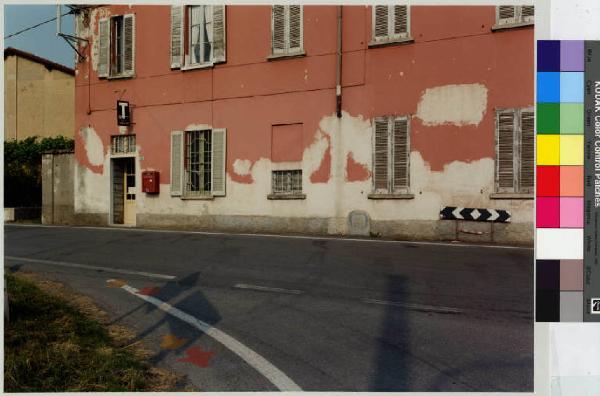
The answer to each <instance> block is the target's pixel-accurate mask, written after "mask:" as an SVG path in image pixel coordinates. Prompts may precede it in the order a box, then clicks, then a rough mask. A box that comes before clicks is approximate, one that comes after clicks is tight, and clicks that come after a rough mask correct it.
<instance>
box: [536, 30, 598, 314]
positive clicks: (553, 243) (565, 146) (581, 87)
mask: <svg viewBox="0 0 600 396" xmlns="http://www.w3.org/2000/svg"><path fill="white" fill-rule="evenodd" d="M587 49H588V44H587V43H586V42H584V41H551V40H540V41H538V42H537V91H536V92H537V106H536V123H537V127H536V133H537V134H536V142H537V155H536V158H537V169H536V170H537V178H536V258H537V261H536V320H537V321H538V322H558V321H561V322H581V321H584V317H585V320H590V319H589V317H590V315H589V314H588V313H589V312H590V299H589V298H588V297H587V294H586V296H585V297H584V294H585V291H584V290H585V289H586V287H585V286H584V283H586V282H587V281H588V280H590V279H591V278H590V277H589V275H590V274H588V269H589V268H588V267H586V266H585V264H586V263H585V262H584V229H585V227H584V207H585V205H586V197H585V196H586V194H585V191H584V177H585V164H586V161H585V159H584V157H585V154H588V151H589V150H584V147H585V144H584V142H585V137H586V134H585V133H584V129H585V128H584V125H587V124H586V122H585V121H584V114H585V111H584V97H586V95H585V94H586V90H585V87H586V86H587V85H588V81H587V80H588V78H589V76H590V73H589V68H588V67H587V66H589V65H587V63H586V60H587V58H586V51H587ZM598 55H600V54H598ZM586 103H587V102H586ZM587 162H589V161H587ZM599 172H600V170H599ZM586 215H587V212H586ZM586 220H588V219H587V218H586ZM584 267H585V268H584ZM594 272H595V273H596V274H598V275H600V272H599V271H594ZM584 274H585V277H584ZM584 278H585V280H584ZM589 292H590V293H592V294H593V292H592V290H591V289H590V290H589ZM599 295H600V294H599ZM591 317H592V318H594V317H598V319H600V315H592V316H591Z"/></svg>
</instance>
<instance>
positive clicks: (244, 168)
mask: <svg viewBox="0 0 600 396" xmlns="http://www.w3.org/2000/svg"><path fill="white" fill-rule="evenodd" d="M251 168H252V162H251V161H250V160H247V159H246V160H241V159H236V160H235V161H234V162H233V171H234V172H235V173H236V174H238V175H240V176H246V175H249V174H250V169H251Z"/></svg>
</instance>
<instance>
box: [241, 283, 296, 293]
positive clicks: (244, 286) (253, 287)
mask: <svg viewBox="0 0 600 396" xmlns="http://www.w3.org/2000/svg"><path fill="white" fill-rule="evenodd" d="M233 287H234V288H235V289H247V290H257V291H263V292H273V293H285V294H302V293H304V291H303V290H295V289H282V288H279V287H268V286H256V285H247V284H245V283H238V284H236V285H234V286H233Z"/></svg>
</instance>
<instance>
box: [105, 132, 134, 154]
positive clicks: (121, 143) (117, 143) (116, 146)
mask: <svg viewBox="0 0 600 396" xmlns="http://www.w3.org/2000/svg"><path fill="white" fill-rule="evenodd" d="M110 150H111V153H112V154H130V153H135V135H118V136H112V137H111V145H110Z"/></svg>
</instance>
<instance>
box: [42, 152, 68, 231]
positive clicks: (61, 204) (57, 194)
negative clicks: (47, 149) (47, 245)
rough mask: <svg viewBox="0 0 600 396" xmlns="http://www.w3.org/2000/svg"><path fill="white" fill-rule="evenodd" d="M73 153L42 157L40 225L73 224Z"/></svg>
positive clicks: (50, 154) (49, 154)
mask: <svg viewBox="0 0 600 396" xmlns="http://www.w3.org/2000/svg"><path fill="white" fill-rule="evenodd" d="M73 174H74V156H73V153H72V152H71V153H68V152H62V153H46V154H43V155H42V223H43V224H74V223H75V218H74V217H75V216H74V210H73V209H74V208H73V202H74V197H73V185H74V184H73V182H74V178H73V176H74V175H73Z"/></svg>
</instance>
